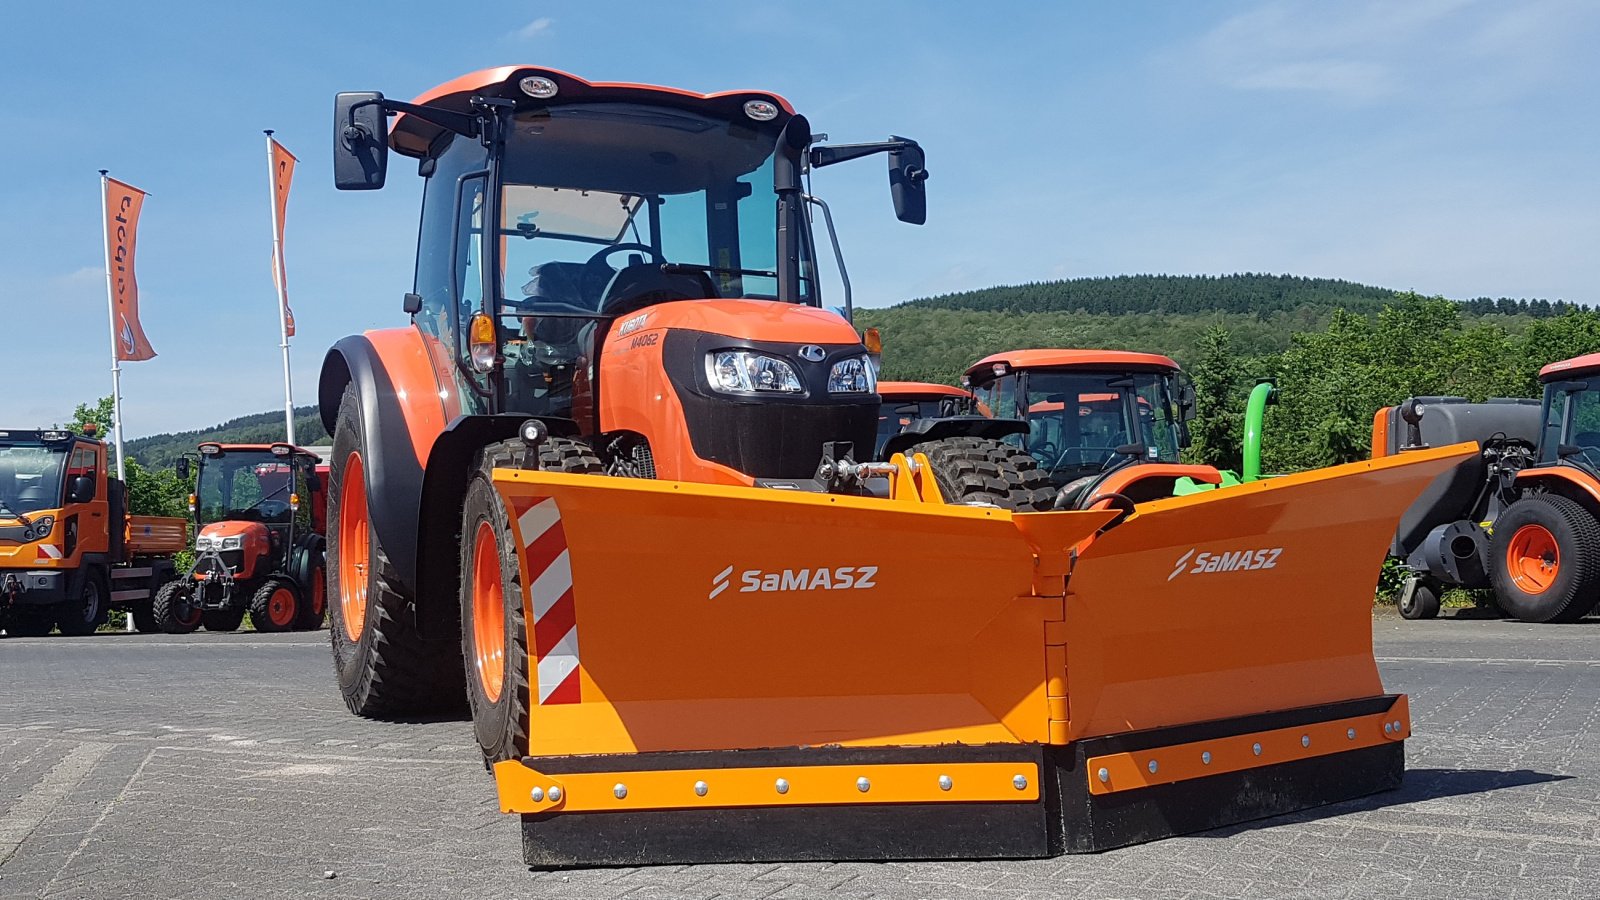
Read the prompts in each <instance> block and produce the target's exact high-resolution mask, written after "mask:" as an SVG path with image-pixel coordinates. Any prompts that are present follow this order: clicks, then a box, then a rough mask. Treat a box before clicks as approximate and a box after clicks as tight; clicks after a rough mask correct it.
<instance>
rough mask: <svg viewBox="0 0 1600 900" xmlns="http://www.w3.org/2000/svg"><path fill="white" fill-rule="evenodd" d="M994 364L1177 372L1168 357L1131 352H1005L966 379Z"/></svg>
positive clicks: (971, 371)
mask: <svg viewBox="0 0 1600 900" xmlns="http://www.w3.org/2000/svg"><path fill="white" fill-rule="evenodd" d="M996 363H1002V364H1004V365H1005V366H1006V367H1007V368H1009V369H1070V368H1081V369H1124V368H1126V369H1135V370H1149V369H1164V370H1167V371H1171V372H1176V371H1178V364H1177V363H1176V362H1173V360H1172V358H1171V357H1168V356H1162V355H1161V354H1159V353H1139V352H1136V351H1133V350H1007V351H1005V352H1003V353H993V354H990V355H989V356H985V357H984V358H983V359H980V360H978V361H977V362H975V363H973V364H972V365H971V366H968V367H967V377H968V378H976V377H977V376H978V375H988V374H991V373H992V372H993V371H994V366H995V364H996Z"/></svg>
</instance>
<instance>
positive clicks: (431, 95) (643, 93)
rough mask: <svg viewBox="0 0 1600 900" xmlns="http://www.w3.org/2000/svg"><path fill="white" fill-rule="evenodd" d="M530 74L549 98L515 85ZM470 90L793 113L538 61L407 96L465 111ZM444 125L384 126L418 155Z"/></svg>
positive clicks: (784, 105)
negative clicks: (588, 76) (551, 91)
mask: <svg viewBox="0 0 1600 900" xmlns="http://www.w3.org/2000/svg"><path fill="white" fill-rule="evenodd" d="M534 75H537V76H541V77H544V78H548V79H550V80H551V81H554V82H555V83H556V87H557V89H558V90H557V93H556V95H555V96H554V97H551V98H548V99H537V98H534V97H530V96H528V95H527V94H524V93H523V92H522V89H521V87H520V84H521V82H522V79H524V78H528V77H530V76H534ZM474 96H482V97H490V98H498V99H504V100H513V101H516V103H517V105H518V107H519V108H521V107H529V108H533V107H538V106H550V105H555V104H566V103H574V102H578V103H592V102H596V101H605V102H618V103H649V104H655V105H664V106H675V107H678V108H680V109H687V110H692V111H695V112H700V113H704V114H707V115H711V116H716V117H720V118H734V117H738V116H743V115H744V105H745V103H747V102H749V101H751V100H766V101H769V102H771V103H774V104H776V105H777V107H778V110H779V112H778V116H777V118H776V119H775V120H774V122H775V123H776V125H777V126H778V127H782V125H783V123H784V121H785V120H787V119H788V118H789V117H790V116H793V115H794V107H793V106H790V105H789V101H788V100H785V99H784V98H782V97H780V96H778V95H777V94H774V93H771V92H768V91H719V92H717V93H713V94H697V93H695V92H693V91H685V90H682V89H679V88H671V87H662V86H660V85H654V84H635V83H633V82H627V81H587V80H585V79H582V78H579V77H578V76H576V75H573V74H571V73H568V72H562V71H560V70H559V69H547V68H544V67H542V66H496V67H494V68H492V69H480V70H478V71H476V72H471V73H468V74H466V75H462V76H461V77H459V78H456V79H453V80H451V81H447V82H445V83H444V84H441V85H439V86H438V87H435V88H433V89H431V90H428V91H424V92H423V93H422V94H421V96H419V97H417V99H415V100H413V101H411V102H413V103H415V104H417V105H418V106H436V107H438V108H440V109H448V110H452V111H454V112H462V113H465V112H470V111H471V106H470V105H469V102H468V101H470V100H471V99H472V97H474ZM763 124H770V123H763ZM444 130H445V129H443V128H442V127H440V126H438V125H435V124H433V123H432V122H428V121H425V120H423V119H422V118H420V117H418V116H414V115H409V114H406V113H401V114H400V115H399V116H398V117H396V119H395V121H394V125H393V127H391V128H390V129H389V146H390V147H393V148H394V149H395V151H396V152H398V153H403V154H405V155H406V156H415V157H423V156H426V155H427V154H428V148H429V147H430V146H432V144H433V142H434V141H435V140H437V139H438V138H439V136H440V134H441V133H443V132H444Z"/></svg>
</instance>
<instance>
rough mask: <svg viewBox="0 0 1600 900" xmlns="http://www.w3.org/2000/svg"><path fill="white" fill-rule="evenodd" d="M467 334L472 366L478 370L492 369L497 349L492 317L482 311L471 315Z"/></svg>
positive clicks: (486, 370)
mask: <svg viewBox="0 0 1600 900" xmlns="http://www.w3.org/2000/svg"><path fill="white" fill-rule="evenodd" d="M468 335H469V339H468V348H469V353H470V354H471V356H472V368H473V369H474V370H475V371H478V372H488V371H490V370H491V369H493V368H494V359H495V355H496V353H495V351H496V350H498V349H499V347H498V345H497V342H496V341H495V336H494V319H491V318H489V317H488V316H486V315H484V314H483V313H478V314H477V315H475V316H473V317H472V325H471V326H470V330H469V331H468Z"/></svg>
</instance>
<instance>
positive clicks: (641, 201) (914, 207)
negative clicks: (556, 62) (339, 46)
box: [335, 66, 926, 483]
mask: <svg viewBox="0 0 1600 900" xmlns="http://www.w3.org/2000/svg"><path fill="white" fill-rule="evenodd" d="M387 115H395V116H397V118H396V119H395V121H394V125H393V127H392V129H391V128H386V127H385V121H384V120H385V118H386V116H387ZM335 117H336V133H337V134H339V135H340V139H339V143H340V146H338V147H336V148H335V149H336V152H335V181H336V183H337V185H338V186H339V187H340V188H343V189H368V188H377V187H381V186H382V184H383V179H384V174H383V173H384V167H385V165H386V160H387V154H388V151H389V150H390V149H393V150H394V151H395V152H398V153H401V154H404V155H406V156H411V157H415V158H416V159H417V160H418V162H419V167H418V171H419V173H420V174H421V175H423V177H425V178H426V179H427V184H426V187H425V189H424V196H423V208H422V222H421V228H420V240H419V250H418V260H417V269H416V287H415V289H414V292H413V293H411V294H409V295H408V296H407V300H406V304H407V305H406V309H407V311H408V312H411V313H412V315H413V317H414V322H415V324H416V326H417V327H418V328H419V329H420V330H421V331H422V332H423V333H424V335H425V340H426V342H427V344H428V347H429V350H428V354H427V355H428V357H429V358H430V359H431V363H432V366H433V368H434V374H435V378H436V380H437V381H438V382H439V383H440V387H441V392H440V393H441V396H442V397H444V398H445V409H444V416H443V418H444V420H445V421H447V422H448V421H452V420H455V419H456V418H457V417H458V416H462V415H466V416H475V415H507V416H511V415H516V416H521V417H524V418H526V417H530V416H532V417H538V418H541V419H544V420H547V421H548V423H549V424H550V427H551V428H552V429H553V430H554V432H555V433H557V434H560V433H562V432H566V433H576V434H581V435H585V436H589V437H592V438H593V441H592V443H593V445H594V446H595V448H596V450H597V452H599V454H600V455H601V457H602V459H603V460H605V461H606V462H607V464H608V466H607V467H608V470H610V471H613V472H616V473H635V474H636V473H639V472H653V473H656V474H660V475H661V476H662V477H694V478H697V479H699V480H715V481H722V482H732V483H749V482H750V481H751V480H752V479H760V478H785V479H791V480H792V479H795V478H797V477H799V478H805V477H809V476H810V475H812V474H814V472H815V471H816V469H817V466H818V460H819V457H820V455H821V454H822V453H823V445H824V444H825V443H828V442H835V441H847V442H852V444H853V446H855V447H856V448H857V449H858V450H859V451H860V452H861V453H863V454H865V452H866V451H867V450H868V449H869V448H870V446H871V441H872V434H873V421H874V415H873V413H874V412H875V409H876V402H875V398H874V397H873V393H874V387H875V381H876V373H875V371H874V369H873V366H872V364H871V360H870V359H869V358H868V356H867V354H866V352H865V348H863V347H862V346H861V343H860V340H859V336H858V335H856V334H855V332H854V331H853V330H852V329H851V328H850V327H849V325H848V323H847V322H846V321H844V320H842V319H841V317H840V315H839V314H838V313H836V312H834V311H831V310H830V308H829V307H827V306H825V305H824V303H823V297H822V290H821V287H820V285H819V283H818V282H819V278H818V268H817V247H816V241H815V240H814V238H813V234H812V227H811V226H812V210H813V209H814V208H815V209H823V210H824V211H825V209H826V207H825V206H823V205H822V203H821V201H820V200H817V199H816V198H815V197H814V196H812V195H811V194H810V192H809V191H808V190H807V189H805V187H804V185H803V176H804V175H805V174H806V173H808V172H809V171H810V170H812V169H816V168H820V167H823V166H827V165H832V164H834V163H837V162H843V161H846V160H850V159H856V158H859V157H862V156H867V155H870V154H875V153H884V154H887V155H888V158H889V180H890V186H891V193H892V195H893V198H894V201H895V210H896V213H897V215H898V216H899V218H901V219H902V220H903V221H907V222H912V223H915V224H921V222H922V221H923V220H924V218H925V201H924V198H923V183H924V179H925V177H926V173H925V171H924V169H923V154H922V151H921V149H920V148H919V147H918V146H917V144H916V142H914V141H910V140H907V139H903V138H894V139H891V140H888V141H883V142H877V143H870V144H851V145H836V146H823V145H821V144H820V143H819V141H820V140H822V139H823V136H819V135H814V134H812V132H811V128H810V124H809V123H808V122H807V120H806V119H805V117H804V116H801V115H798V114H796V113H795V112H794V110H793V109H792V108H791V107H790V105H789V103H788V102H787V101H786V100H784V99H783V98H782V97H779V96H777V95H775V94H771V93H765V92H752V91H736V92H726V93H718V94H694V93H690V92H687V91H679V90H674V89H667V88H658V87H652V86H646V85H637V84H607V83H599V82H589V81H585V80H583V79H581V78H578V77H576V76H573V75H570V74H567V73H565V72H559V71H555V70H552V69H546V68H542V67H526V66H522V67H519V66H509V67H503V68H498V69H488V70H484V71H481V72H476V73H473V74H471V75H467V76H463V77H462V78H459V79H456V80H455V81H451V82H448V83H446V84H444V85H441V86H439V87H438V88H436V89H434V90H432V91H429V92H427V93H425V94H424V95H422V96H421V97H419V98H417V100H416V101H415V102H413V103H400V102H396V101H393V100H387V99H385V98H383V97H382V95H379V94H371V93H364V94H362V93H347V94H340V95H339V97H338V100H337V102H336V109H335ZM385 132H387V140H385ZM841 271H842V269H841ZM842 300H843V303H842V304H840V305H839V306H838V307H837V308H838V309H839V310H841V311H842V312H843V318H844V319H848V318H849V316H850V305H851V304H850V299H849V295H848V286H847V287H846V293H845V296H844V297H843V298H842ZM663 369H664V370H665V373H664V374H665V378H663V377H662V376H663V372H662V371H661V370H663ZM610 397H615V398H618V399H617V400H616V401H612V400H610V399H608V398H610ZM646 397H648V398H650V400H649V401H648V402H646V401H644V400H642V399H641V398H646ZM758 405H759V406H760V407H762V408H761V409H757V408H756V407H757V406H758ZM683 419H687V420H688V423H687V434H686V433H685V426H684V425H683V424H681V421H682V420H683ZM714 420H717V421H714ZM728 425H736V426H748V427H749V428H751V429H755V430H762V431H766V432H768V433H769V434H771V435H773V437H774V438H775V440H777V439H781V443H782V446H778V445H776V444H775V443H774V442H767V443H765V444H762V445H759V446H758V445H756V444H753V443H751V442H748V441H744V440H743V439H741V438H729V439H723V438H721V437H715V436H711V435H712V433H713V432H714V431H721V430H725V426H728ZM669 434H671V435H675V436H678V438H679V439H678V440H675V441H673V442H668V441H667V440H666V437H667V436H668V435H669ZM780 435H781V438H780ZM689 436H694V437H695V438H696V440H694V441H693V442H692V444H693V446H692V447H691V446H688V445H687V444H688V442H686V441H683V440H682V438H686V437H689Z"/></svg>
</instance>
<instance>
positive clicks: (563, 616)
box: [514, 497, 583, 706]
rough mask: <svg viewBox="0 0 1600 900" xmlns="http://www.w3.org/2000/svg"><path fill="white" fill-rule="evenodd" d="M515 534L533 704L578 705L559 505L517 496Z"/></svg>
mask: <svg viewBox="0 0 1600 900" xmlns="http://www.w3.org/2000/svg"><path fill="white" fill-rule="evenodd" d="M514 509H515V511H516V513H517V532H518V533H519V534H520V535H521V538H522V549H523V556H524V557H525V558H526V560H527V563H528V583H527V589H526V592H527V595H528V604H529V606H530V607H531V608H532V609H533V644H534V646H533V655H534V658H535V659H537V660H538V665H537V670H536V672H535V674H534V682H535V689H536V690H537V692H538V695H539V705H540V706H545V705H549V704H556V703H578V702H580V701H581V700H582V699H583V698H582V697H581V695H580V691H579V686H578V668H579V664H578V610H577V604H576V602H575V601H574V600H573V597H572V564H571V561H570V560H569V558H568V556H567V535H566V532H565V531H564V530H563V529H562V527H561V508H560V507H559V506H557V505H556V501H555V499H554V498H551V497H538V498H534V499H532V500H518V501H516V503H515V505H514Z"/></svg>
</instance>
